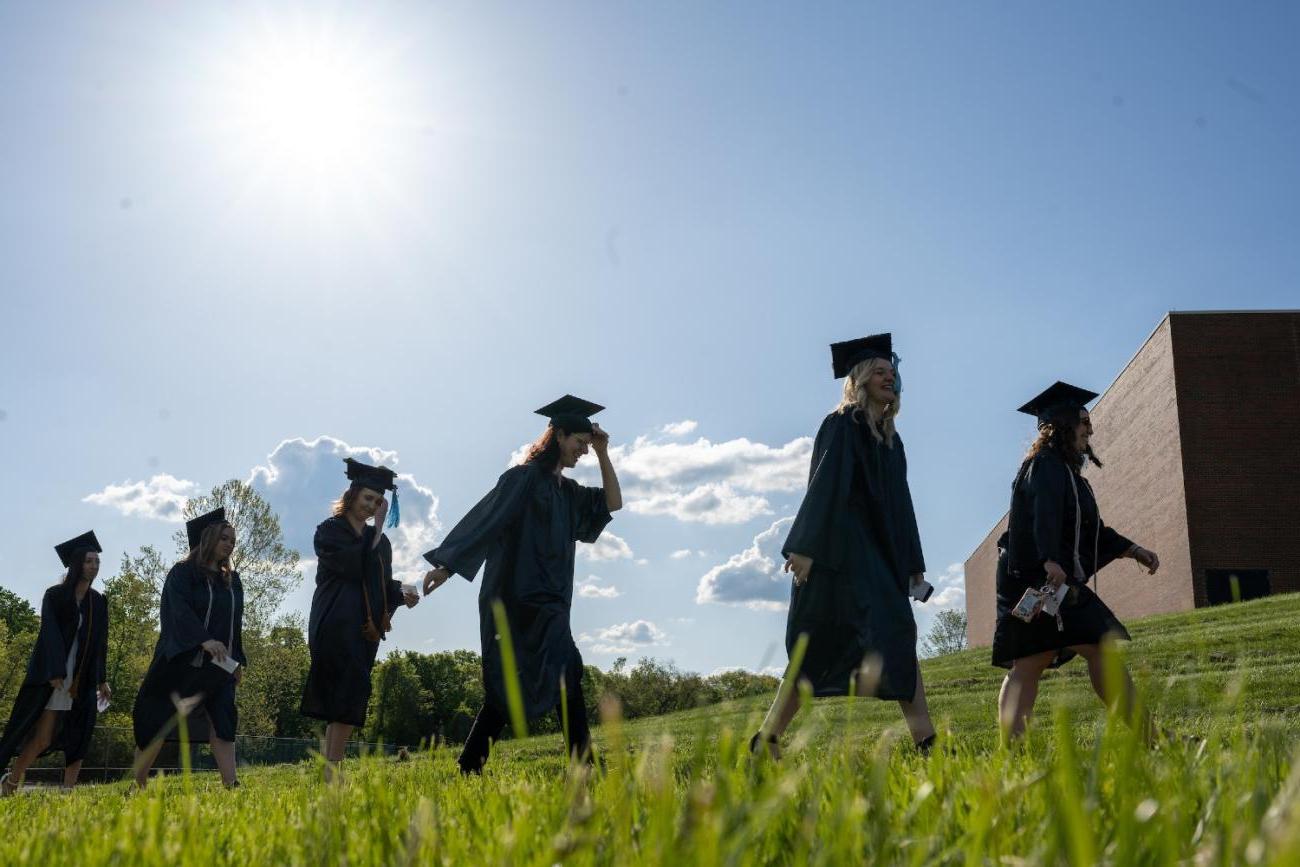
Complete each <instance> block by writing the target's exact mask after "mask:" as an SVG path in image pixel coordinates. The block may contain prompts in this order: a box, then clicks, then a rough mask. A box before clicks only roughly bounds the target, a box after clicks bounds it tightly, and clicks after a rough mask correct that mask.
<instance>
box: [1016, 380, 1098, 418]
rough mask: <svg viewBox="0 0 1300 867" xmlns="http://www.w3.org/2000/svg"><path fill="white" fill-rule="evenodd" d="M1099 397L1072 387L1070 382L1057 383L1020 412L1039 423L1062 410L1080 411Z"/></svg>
mask: <svg viewBox="0 0 1300 867" xmlns="http://www.w3.org/2000/svg"><path fill="white" fill-rule="evenodd" d="M1096 396H1097V392H1095V391H1088V389H1086V388H1079V387H1078V386H1077V385H1070V384H1069V383H1068V382H1059V381H1058V382H1056V383H1054V384H1052V385H1050V386H1048V387H1047V388H1046V389H1044V390H1043V391H1042V393H1040V394H1039V395H1038V396H1037V397H1035V398H1034V399H1033V400H1031V401H1029V403H1027V404H1025V405H1024V406H1022V407H1020V410H1019V411H1020V412H1023V413H1025V414H1026V415H1032V416H1034V417H1035V418H1037V419H1038V420H1039V421H1046V420H1047V419H1049V418H1051V417H1052V416H1053V415H1055V414H1056V413H1057V412H1059V411H1061V410H1070V409H1073V410H1080V409H1083V408H1084V407H1085V406H1087V405H1088V402H1089V401H1091V400H1092V399H1093V398H1095V397H1096Z"/></svg>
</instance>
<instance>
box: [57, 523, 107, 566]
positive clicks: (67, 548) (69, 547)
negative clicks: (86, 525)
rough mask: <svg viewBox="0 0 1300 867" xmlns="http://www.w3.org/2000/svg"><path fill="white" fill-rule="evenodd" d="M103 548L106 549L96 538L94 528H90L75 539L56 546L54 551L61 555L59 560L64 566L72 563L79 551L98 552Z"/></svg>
mask: <svg viewBox="0 0 1300 867" xmlns="http://www.w3.org/2000/svg"><path fill="white" fill-rule="evenodd" d="M103 550H104V549H103V548H101V547H100V546H99V540H98V539H96V538H95V531H94V530H88V531H86V532H85V533H82V534H81V535H80V536H78V537H77V538H75V539H69V540H68V541H66V542H63V543H62V544H59V545H55V546H54V553H56V554H58V555H59V560H60V561H61V562H62V563H63V565H64V566H71V565H72V557H73V555H74V554H76V553H77V552H78V551H94V552H95V553H96V554H98V553H101V552H102V551H103Z"/></svg>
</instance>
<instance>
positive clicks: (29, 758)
mask: <svg viewBox="0 0 1300 867" xmlns="http://www.w3.org/2000/svg"><path fill="white" fill-rule="evenodd" d="M59 713H60V711H57V710H47V711H42V712H41V715H40V718H39V719H37V720H36V725H34V726H32V733H31V735H29V736H28V738H27V743H25V744H23V751H22V752H21V753H19V754H18V757H17V758H16V759H14V764H13V767H12V768H10V769H9V779H10V780H11V781H12V782H15V783H21V782H22V781H23V777H24V776H26V774H27V769H28V768H29V767H31V765H32V762H34V761H36V759H37V758H39V757H40V755H41V753H43V752H45V751H46V750H47V749H48V748H49V746H50V742H51V741H53V740H54V723H55V721H56V720H57V719H58V715H59Z"/></svg>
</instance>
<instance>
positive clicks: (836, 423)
mask: <svg viewBox="0 0 1300 867" xmlns="http://www.w3.org/2000/svg"><path fill="white" fill-rule="evenodd" d="M898 362H899V358H898V356H897V355H895V354H894V351H893V339H892V337H891V335H889V334H873V335H870V336H868V337H862V338H858V339H857V340H848V341H845V342H843V343H835V344H832V345H831V367H832V372H833V373H834V375H835V378H836V379H843V380H844V387H843V393H842V397H841V399H840V403H839V405H838V406H837V407H836V408H835V409H834V411H832V412H831V413H830V414H829V415H827V416H826V418H825V419H823V420H822V424H821V428H820V429H819V430H818V431H817V438H816V440H815V441H814V442H813V455H812V464H811V467H810V468H809V474H808V491H807V493H805V494H804V498H803V502H802V503H801V504H800V506H799V512H798V514H797V515H796V516H795V519H794V523H793V524H792V525H791V527H790V535H789V536H788V537H787V538H786V540H785V544H784V545H783V546H782V548H781V553H782V554H783V555H784V556H785V557H786V564H785V570H786V571H787V572H790V573H792V575H793V581H792V586H791V590H790V611H789V614H788V616H787V620H786V632H785V643H786V650H787V652H789V653H790V654H791V657H792V658H793V656H794V651H795V648H796V646H797V645H798V643H799V640H800V638H801V636H807V640H808V644H807V650H806V653H805V655H804V657H803V660H802V664H801V666H800V667H799V669H798V670H797V671H794V672H791V674H790V679H791V682H785V683H783V684H782V688H781V690H780V692H778V694H777V698H776V700H775V701H774V702H773V703H772V707H771V709H770V710H769V711H768V713H767V718H766V719H765V720H764V721H763V726H762V728H761V729H760V731H759V732H758V733H757V734H755V735H754V736H753V738H752V739H751V740H750V750H751V751H758V750H760V749H764V750H766V751H767V752H768V753H770V754H771V755H773V756H777V755H779V752H780V750H779V746H778V743H779V738H780V736H781V734H782V733H783V732H784V731H785V729H786V727H787V726H788V725H789V724H790V722H791V720H792V719H793V718H794V715H795V713H796V712H797V711H798V710H799V694H798V689H797V688H796V684H797V683H800V682H803V683H806V684H807V685H808V686H809V687H810V688H811V689H812V692H813V694H814V695H818V696H829V695H848V694H850V692H852V693H853V694H855V695H863V696H875V697H876V698H881V699H892V700H895V701H897V702H898V703H899V706H900V707H901V708H902V711H903V717H904V719H905V720H906V722H907V727H908V729H909V731H910V732H911V735H912V739H913V741H914V742H915V744H916V746H917V748H918V749H919V750H921V751H922V752H928V751H929V749H930V747H931V745H932V744H933V743H934V724H933V723H932V722H931V720H930V711H929V707H928V706H927V704H926V700H925V687H924V685H923V683H922V681H921V669H920V666H919V665H918V663H917V659H916V620H915V618H914V617H913V615H912V605H911V599H913V598H915V599H917V600H919V601H924V600H925V599H927V598H928V597H929V592H928V591H929V589H930V587H929V585H928V584H927V583H926V582H925V580H924V572H925V559H924V557H923V556H922V554H921V538H920V534H919V533H918V531H917V526H916V513H915V511H914V510H913V507H912V494H911V492H910V490H909V489H908V485H907V455H906V453H905V452H904V450H903V440H902V438H901V437H900V436H899V435H898V432H897V431H896V430H895V427H894V420H895V419H896V418H897V416H898V411H899V405H900V401H901V393H902V384H901V380H900V379H899V374H898Z"/></svg>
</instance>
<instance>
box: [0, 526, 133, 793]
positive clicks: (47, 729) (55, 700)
mask: <svg viewBox="0 0 1300 867" xmlns="http://www.w3.org/2000/svg"><path fill="white" fill-rule="evenodd" d="M54 550H55V552H56V553H57V554H58V555H59V560H60V561H62V563H63V565H64V567H66V569H67V572H66V573H65V574H64V577H63V581H61V582H60V583H59V584H56V585H55V586H53V587H51V588H50V589H48V590H46V591H45V596H44V598H42V599H41V627H40V632H39V633H38V634H37V636H36V645H35V646H34V647H33V648H32V655H31V658H30V659H29V660H28V662H27V676H26V677H25V678H24V680H23V685H22V688H21V689H19V691H18V696H17V697H16V698H15V699H14V707H13V711H12V712H11V713H10V715H9V723H8V725H6V726H5V732H4V737H3V738H0V768H3V767H6V766H7V765H8V764H9V760H10V759H14V764H13V768H12V769H11V771H10V772H9V773H7V774H5V775H4V777H3V778H0V795H12V794H14V793H15V792H16V791H18V788H19V787H20V786H21V785H22V782H23V776H24V774H26V772H27V768H28V767H30V766H31V764H32V762H34V761H36V759H38V758H39V757H41V756H43V755H45V754H46V753H49V752H52V751H54V750H59V751H61V752H62V753H63V762H64V771H63V788H65V789H70V788H72V787H73V786H75V785H76V784H77V776H78V775H79V774H80V773H81V761H82V759H84V758H85V756H86V750H87V748H88V747H89V746H90V735H91V732H93V731H94V730H95V717H96V714H97V705H98V703H99V702H100V701H103V702H105V703H107V701H108V699H109V697H110V696H111V695H112V691H111V690H110V689H109V687H108V683H107V682H106V678H105V676H104V662H105V660H106V658H107V656H108V604H107V603H106V602H105V601H104V597H103V596H102V595H101V594H100V593H99V591H98V590H94V589H92V588H91V586H90V585H91V584H92V583H94V580H95V577H96V576H97V575H98V574H99V555H100V553H101V552H102V551H103V548H101V547H100V545H99V540H98V539H96V538H95V534H94V532H93V531H92V532H89V533H83V534H82V535H80V536H78V537H77V538H75V539H70V540H68V541H67V542H64V543H63V544H61V545H56V546H55V548H54ZM15 756H16V757H17V758H14V757H15Z"/></svg>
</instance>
